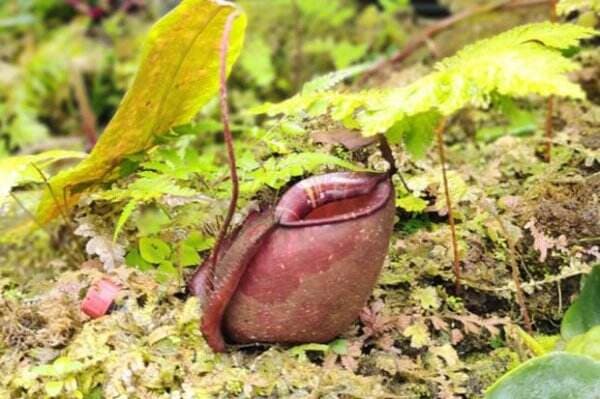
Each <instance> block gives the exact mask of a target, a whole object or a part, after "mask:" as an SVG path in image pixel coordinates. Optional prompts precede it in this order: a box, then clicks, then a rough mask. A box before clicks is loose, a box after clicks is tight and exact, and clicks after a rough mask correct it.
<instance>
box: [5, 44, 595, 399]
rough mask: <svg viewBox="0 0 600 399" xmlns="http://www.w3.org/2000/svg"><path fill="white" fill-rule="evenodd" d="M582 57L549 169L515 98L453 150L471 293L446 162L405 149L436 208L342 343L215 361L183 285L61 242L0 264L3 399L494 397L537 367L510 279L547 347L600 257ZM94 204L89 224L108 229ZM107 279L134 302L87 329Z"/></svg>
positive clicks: (24, 250) (401, 234) (369, 158)
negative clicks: (487, 393)
mask: <svg viewBox="0 0 600 399" xmlns="http://www.w3.org/2000/svg"><path fill="white" fill-rule="evenodd" d="M578 57H579V58H580V60H581V62H582V64H583V69H582V70H581V71H580V72H579V73H577V74H576V75H575V76H574V79H576V80H577V81H579V82H580V83H581V84H582V85H583V87H584V88H585V90H586V92H587V95H588V101H585V102H570V101H561V100H557V101H556V105H555V113H554V117H553V126H554V147H553V157H552V162H550V163H547V162H545V160H544V159H543V158H544V156H543V154H544V129H543V124H544V117H545V109H546V107H545V105H546V103H545V101H543V100H539V99H531V100H529V101H515V102H514V103H512V104H510V106H511V107H513V109H512V111H510V112H509V113H508V115H511V117H510V118H507V116H506V115H507V114H506V113H505V114H502V113H500V112H496V111H475V110H468V111H465V112H462V113H461V114H460V115H459V116H458V117H457V118H455V119H454V120H453V121H452V122H451V124H450V128H449V130H448V132H447V133H446V135H445V140H446V152H447V154H446V155H447V158H448V170H449V180H450V189H451V192H452V196H453V199H454V204H455V210H454V211H455V218H456V219H457V230H458V241H459V247H460V257H461V260H462V262H461V267H462V281H461V289H460V291H457V290H456V287H455V283H454V274H453V261H452V259H453V257H452V247H451V238H450V229H449V224H448V218H447V210H446V207H445V202H444V197H443V187H442V185H441V174H440V170H441V166H440V163H439V160H438V157H437V152H436V150H435V148H432V150H431V151H430V152H429V153H428V155H427V156H426V157H425V158H424V159H422V160H418V161H414V160H411V159H409V158H407V157H406V155H405V154H404V153H403V152H402V151H401V149H398V150H397V153H396V156H397V159H398V161H399V162H398V163H399V168H400V170H401V171H402V173H403V176H404V177H405V178H406V180H407V183H408V185H409V187H410V188H411V189H412V190H414V191H415V192H417V193H419V194H420V195H421V198H423V199H425V200H426V201H427V208H426V209H425V211H423V212H420V213H416V212H408V211H406V210H402V209H400V208H399V210H398V212H397V223H396V226H395V232H394V235H393V238H392V242H391V245H390V250H389V256H388V258H387V260H386V262H385V265H384V269H383V273H382V274H381V277H380V279H379V283H378V284H377V287H376V289H375V291H374V292H373V295H372V298H371V299H370V300H369V303H368V305H367V306H366V307H365V308H364V310H363V311H362V313H361V316H360V320H359V321H357V322H356V323H355V324H354V325H353V326H352V328H350V329H349V330H348V331H346V332H345V333H344V335H343V336H341V337H339V339H338V340H336V341H334V342H332V343H330V344H328V345H322V344H306V345H300V346H294V347H287V346H278V345H256V346H248V347H231V348H230V351H229V352H228V353H226V354H214V353H212V352H211V350H210V349H209V348H208V346H207V345H206V343H205V341H204V340H203V338H202V336H201V334H200V332H199V329H198V324H199V318H200V316H201V315H200V312H199V311H198V303H197V300H196V299H194V298H190V297H188V296H186V295H185V293H184V289H183V285H182V283H181V280H180V279H173V280H171V281H170V282H167V283H164V282H163V283H158V282H157V281H156V280H155V279H154V277H153V276H151V275H149V274H147V273H144V272H142V271H139V270H136V269H133V268H130V267H127V266H120V265H116V267H115V268H114V269H112V270H110V271H108V272H107V271H105V270H104V269H103V267H102V264H101V263H100V262H99V261H98V260H97V259H96V258H94V257H87V256H86V255H85V253H86V252H85V244H86V243H85V241H83V242H82V241H81V237H79V239H76V238H74V237H72V236H71V235H70V234H69V233H68V232H67V233H65V232H64V230H60V231H59V230H58V227H56V228H53V229H54V230H53V238H52V239H48V238H47V236H45V235H44V234H41V233H40V234H35V235H32V236H31V237H29V238H28V239H27V241H26V242H25V243H23V244H21V245H10V246H9V245H4V246H2V247H1V249H0V289H1V292H2V294H1V296H0V370H1V372H0V397H1V398H4V397H6V398H11V397H15V398H19V397H29V398H41V397H46V396H54V395H56V396H62V397H80V398H197V397H199V398H203V397H206V398H210V397H223V398H229V397H242V398H246V397H247V398H254V397H273V398H355V397H356V398H460V397H467V398H476V397H481V395H482V393H483V391H484V389H485V388H486V387H487V386H489V385H490V384H491V383H493V382H494V381H495V379H497V378H498V377H499V376H500V375H502V374H503V373H504V372H506V371H507V370H509V369H510V368H512V367H514V366H515V365H517V364H518V363H519V362H520V361H521V360H524V359H526V358H528V357H529V356H530V355H531V353H530V350H529V349H528V346H527V345H526V342H525V341H526V339H525V338H524V337H525V335H524V334H523V329H524V326H525V325H524V320H523V314H522V311H521V309H520V307H519V305H518V303H517V300H516V298H515V292H516V289H515V283H514V280H513V276H512V268H511V265H513V264H514V265H516V266H517V267H518V274H519V276H520V280H521V281H522V288H523V290H524V292H525V294H526V295H525V296H526V298H525V300H526V306H527V309H528V312H529V314H530V315H531V318H532V322H533V327H534V334H536V335H547V336H551V335H554V334H557V333H558V332H559V326H560V320H561V318H562V316H563V314H564V311H565V309H566V308H567V307H568V305H569V304H570V302H571V301H572V299H573V297H574V295H576V294H577V292H578V290H579V281H580V277H581V275H582V274H584V273H587V272H588V271H589V270H590V268H591V265H592V264H594V263H595V262H597V261H599V260H600V62H599V61H600V53H599V52H598V51H597V50H586V51H583V52H582V53H580V54H579V55H578ZM423 68H424V67H423V66H422V64H421V63H419V62H417V63H415V64H414V65H412V64H410V63H409V64H407V65H405V66H404V67H403V68H402V69H401V70H396V71H385V72H384V73H383V74H384V75H385V76H384V77H380V78H378V79H374V80H375V81H376V83H375V84H379V85H382V86H384V85H391V84H400V83H402V82H404V81H410V79H411V77H412V76H418V75H419V74H420V73H421V70H422V69H423ZM363 151H366V152H365V153H359V154H357V155H356V157H357V159H364V160H365V162H369V163H377V162H379V155H378V154H377V153H376V151H375V150H374V149H371V150H363ZM82 206H88V209H86V210H85V212H84V213H86V214H87V216H86V217H87V219H86V220H87V221H90V220H94V219H93V218H92V216H93V215H94V213H95V212H96V213H97V214H101V215H102V214H104V213H103V212H104V211H103V210H102V209H100V210H98V209H89V207H91V205H89V204H88V205H85V204H84V205H82ZM80 208H81V207H80ZM78 212H80V213H81V212H82V211H81V209H80V210H79V211H78ZM90 215H92V216H90ZM76 220H77V219H76ZM102 223H107V226H109V227H110V226H114V221H110V222H107V221H102V220H99V221H98V224H99V225H102ZM513 244H514V245H513ZM103 274H108V275H110V276H113V278H114V279H115V280H118V281H120V282H121V283H122V285H123V287H124V290H123V292H122V295H121V296H120V298H119V300H118V301H117V303H116V305H115V306H114V308H113V309H112V311H111V313H110V314H109V315H107V316H106V317H102V318H100V319H97V320H89V319H88V318H87V317H85V316H84V315H83V314H82V313H81V312H80V310H79V305H80V301H81V298H82V295H83V294H84V293H85V292H86V290H87V288H88V287H89V286H90V284H91V283H92V282H93V281H95V280H96V279H97V278H98V277H99V276H101V275H103ZM519 326H520V327H519ZM549 339H551V338H549Z"/></svg>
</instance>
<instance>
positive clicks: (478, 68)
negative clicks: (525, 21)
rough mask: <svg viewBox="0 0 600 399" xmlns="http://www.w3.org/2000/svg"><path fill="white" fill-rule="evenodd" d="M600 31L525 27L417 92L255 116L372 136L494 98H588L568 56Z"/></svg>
mask: <svg viewBox="0 0 600 399" xmlns="http://www.w3.org/2000/svg"><path fill="white" fill-rule="evenodd" d="M595 34H596V31H594V30H593V29H590V28H585V27H581V26H577V25H570V24H563V25H561V24H552V23H549V22H544V23H537V24H531V25H525V26H521V27H518V28H515V29H512V30H510V31H508V32H505V33H502V34H500V35H497V36H495V37H493V38H490V39H485V40H482V41H479V42H477V43H475V44H473V45H470V46H467V47H465V48H464V49H463V50H461V51H460V52H458V53H457V54H456V55H455V56H453V57H450V58H447V59H445V60H443V61H441V62H440V63H438V64H437V65H436V66H435V70H434V71H433V72H432V73H430V74H429V75H427V76H424V77H423V78H421V79H419V80H417V81H416V82H413V83H412V84H410V85H408V86H405V87H402V88H394V89H387V90H367V91H363V92H358V93H337V92H330V91H328V92H322V93H318V92H317V93H314V92H312V93H301V94H299V95H297V96H295V97H293V98H291V99H289V100H287V101H284V102H282V103H279V104H265V105H263V106H262V107H259V108H257V109H255V110H254V111H255V112H256V113H266V114H269V115H277V114H284V115H292V114H298V113H302V112H305V113H307V114H308V115H309V116H317V115H322V114H326V113H328V114H330V116H331V117H332V118H333V119H334V120H336V121H340V122H342V123H343V124H344V125H345V126H346V127H349V128H354V129H359V130H361V131H362V133H363V135H365V136H371V135H374V134H377V133H385V132H388V130H389V129H390V128H392V127H393V126H394V125H396V126H397V123H399V122H403V123H404V124H405V125H407V126H409V125H410V123H409V122H408V121H407V119H410V118H414V117H417V116H418V117H419V118H424V117H427V116H428V115H430V118H435V116H436V115H441V116H449V115H452V114H453V113H455V112H456V111H458V110H460V109H461V108H464V107H466V106H487V104H488V103H489V99H490V97H491V95H492V94H501V95H505V96H511V97H523V96H527V95H530V94H538V95H541V96H549V95H558V96H562V97H569V98H583V97H584V93H583V91H582V90H581V88H580V87H579V86H578V85H576V84H574V83H572V82H570V81H569V79H568V78H567V76H566V74H567V73H568V72H571V71H573V70H576V69H577V68H578V64H577V63H576V62H574V61H572V60H570V59H568V58H566V57H565V56H563V55H562V53H561V50H564V49H567V48H570V47H573V46H576V45H577V44H578V43H579V41H581V40H583V39H586V38H590V37H592V36H594V35H595Z"/></svg>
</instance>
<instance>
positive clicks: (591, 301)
mask: <svg viewBox="0 0 600 399" xmlns="http://www.w3.org/2000/svg"><path fill="white" fill-rule="evenodd" d="M598 325H600V265H596V266H595V267H594V268H593V269H592V272H591V273H590V274H589V275H588V276H587V277H586V278H585V281H584V284H583V288H582V290H581V293H580V294H579V297H578V298H577V299H576V300H575V301H574V302H573V304H572V305H571V307H570V308H569V310H567V312H566V313H565V317H564V318H563V321H562V324H561V326H560V332H561V335H562V336H563V338H564V339H570V338H573V337H574V336H576V335H580V334H583V333H585V332H586V331H588V330H589V329H591V328H593V327H595V326H598Z"/></svg>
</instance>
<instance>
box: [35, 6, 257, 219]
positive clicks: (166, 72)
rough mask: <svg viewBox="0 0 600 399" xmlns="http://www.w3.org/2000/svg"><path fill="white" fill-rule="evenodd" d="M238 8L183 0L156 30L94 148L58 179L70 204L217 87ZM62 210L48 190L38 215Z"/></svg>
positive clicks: (233, 48)
mask: <svg viewBox="0 0 600 399" xmlns="http://www.w3.org/2000/svg"><path fill="white" fill-rule="evenodd" d="M234 12H238V10H237V8H236V7H235V6H234V5H233V4H232V3H228V2H225V1H218V0H183V1H182V2H181V3H180V4H179V5H178V6H177V7H176V8H174V9H173V10H172V11H171V12H169V13H168V14H167V15H165V16H164V17H163V18H162V19H160V20H159V21H158V22H157V23H156V24H155V25H154V26H153V27H152V29H151V30H150V32H149V34H148V37H147V40H146V43H145V45H144V49H143V54H142V61H141V64H140V66H139V69H138V72H137V74H136V77H135V79H134V81H133V83H132V85H131V87H130V88H129V90H128V91H127V94H126V95H125V97H124V99H123V101H122V102H121V105H120V106H119V108H118V110H117V113H116V114H115V116H114V117H113V119H112V120H111V121H110V123H109V124H108V126H107V128H106V130H105V131H104V133H103V134H102V136H101V137H100V140H99V141H98V143H97V144H96V146H95V147H94V150H93V151H92V153H91V154H90V155H89V157H88V158H86V159H85V160H84V161H83V162H81V163H80V164H79V165H77V167H75V168H73V169H71V170H68V171H65V172H63V173H61V174H59V175H58V176H56V177H54V178H53V179H52V180H51V185H52V187H53V188H54V191H55V192H58V193H63V191H66V193H65V197H66V201H65V202H66V205H67V206H68V207H72V206H73V205H74V204H76V203H77V201H78V197H79V196H80V195H81V191H82V190H84V189H85V188H86V187H88V186H89V185H92V184H94V183H96V182H98V181H102V180H105V179H107V177H110V174H111V172H112V170H113V168H115V167H116V166H118V165H119V163H120V161H121V160H122V159H123V158H124V157H126V156H128V155H131V154H134V153H137V152H139V151H141V150H144V149H146V148H149V147H151V146H152V145H153V144H154V142H155V138H156V137H157V136H160V135H163V134H166V133H168V132H169V130H170V129H171V128H173V127H175V126H178V125H182V124H185V123H187V122H189V121H190V120H191V119H192V118H193V117H194V116H195V115H196V113H197V112H198V111H199V110H200V108H201V107H202V106H203V105H204V104H205V103H206V102H207V101H208V100H210V99H211V98H212V97H213V96H214V95H215V93H216V92H217V89H218V85H219V73H218V72H219V43H220V41H221V37H222V35H223V28H224V25H225V21H226V20H227V18H228V17H229V15H231V14H232V13H234ZM245 26H246V17H245V15H244V14H242V13H240V16H239V17H238V18H237V19H236V21H235V23H234V26H233V31H232V33H231V39H230V50H229V56H228V59H227V67H228V69H229V70H230V69H231V67H232V65H233V63H234V62H235V60H236V59H237V57H238V55H239V53H240V50H241V47H242V42H243V36H244V30H245ZM58 214H59V209H58V208H57V206H56V204H55V203H54V202H53V201H52V198H51V196H50V195H49V193H46V195H45V196H44V198H43V199H42V202H41V203H40V206H39V208H38V218H39V219H40V220H41V221H43V222H48V221H50V220H52V219H53V218H55V217H56V216H57V215H58Z"/></svg>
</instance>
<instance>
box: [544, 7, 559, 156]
mask: <svg viewBox="0 0 600 399" xmlns="http://www.w3.org/2000/svg"><path fill="white" fill-rule="evenodd" d="M556 3H557V0H550V21H551V22H556V19H557V15H556ZM553 114H554V96H550V97H548V100H547V102H546V123H545V131H546V162H548V163H550V162H552V137H553V136H554V127H553V124H552V115H553Z"/></svg>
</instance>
